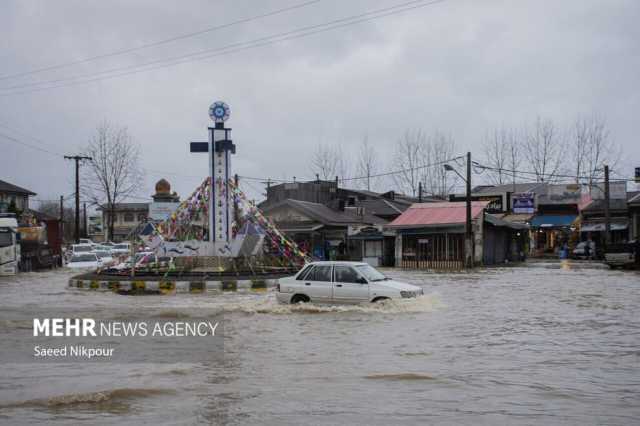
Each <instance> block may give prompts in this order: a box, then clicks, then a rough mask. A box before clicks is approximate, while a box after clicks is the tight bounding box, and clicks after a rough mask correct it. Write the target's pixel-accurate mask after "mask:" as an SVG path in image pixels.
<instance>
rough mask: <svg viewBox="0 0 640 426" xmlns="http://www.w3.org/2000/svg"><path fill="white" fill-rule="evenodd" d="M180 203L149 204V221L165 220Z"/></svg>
mask: <svg viewBox="0 0 640 426" xmlns="http://www.w3.org/2000/svg"><path fill="white" fill-rule="evenodd" d="M179 205H180V203H166V202H165V203H162V202H153V203H151V204H149V218H151V220H160V221H161V220H166V219H168V218H169V216H171V213H173V212H175V211H176V209H177V208H178V206H179Z"/></svg>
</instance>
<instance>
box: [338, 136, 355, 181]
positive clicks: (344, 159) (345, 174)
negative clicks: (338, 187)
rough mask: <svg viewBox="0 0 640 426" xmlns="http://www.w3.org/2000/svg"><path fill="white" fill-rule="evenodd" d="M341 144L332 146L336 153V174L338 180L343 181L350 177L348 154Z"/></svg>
mask: <svg viewBox="0 0 640 426" xmlns="http://www.w3.org/2000/svg"><path fill="white" fill-rule="evenodd" d="M342 146H343V145H342V144H340V145H336V146H335V147H334V152H335V155H336V176H339V178H340V180H342V181H343V182H344V180H345V179H349V178H350V177H351V172H352V170H351V162H350V161H349V155H346V153H345V152H344V150H343V149H342Z"/></svg>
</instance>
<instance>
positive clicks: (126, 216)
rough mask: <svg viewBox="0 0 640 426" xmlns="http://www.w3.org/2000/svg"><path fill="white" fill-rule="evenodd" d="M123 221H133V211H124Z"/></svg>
mask: <svg viewBox="0 0 640 426" xmlns="http://www.w3.org/2000/svg"><path fill="white" fill-rule="evenodd" d="M124 221H125V222H133V213H125V214H124Z"/></svg>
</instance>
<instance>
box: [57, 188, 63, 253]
mask: <svg viewBox="0 0 640 426" xmlns="http://www.w3.org/2000/svg"><path fill="white" fill-rule="evenodd" d="M58 232H59V233H60V242H63V241H64V196H62V195H61V196H60V225H59V226H58Z"/></svg>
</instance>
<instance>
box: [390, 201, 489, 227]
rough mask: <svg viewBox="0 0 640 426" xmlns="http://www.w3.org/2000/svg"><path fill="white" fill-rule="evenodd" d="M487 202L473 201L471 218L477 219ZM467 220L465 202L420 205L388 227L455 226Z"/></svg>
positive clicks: (409, 210)
mask: <svg viewBox="0 0 640 426" xmlns="http://www.w3.org/2000/svg"><path fill="white" fill-rule="evenodd" d="M487 204H489V202H488V201H473V202H472V203H471V218H472V219H475V218H477V217H478V216H479V215H480V214H481V213H482V211H483V210H484V208H485V207H486V206H487ZM466 218H467V211H466V203H465V202H443V203H420V204H414V205H412V206H411V207H410V208H409V209H408V210H407V211H405V212H404V213H402V214H401V215H400V216H399V217H397V218H396V219H395V220H394V221H393V222H391V223H390V224H389V225H388V226H389V227H396V228H410V227H422V226H432V225H457V224H461V223H464V222H465V221H466Z"/></svg>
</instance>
